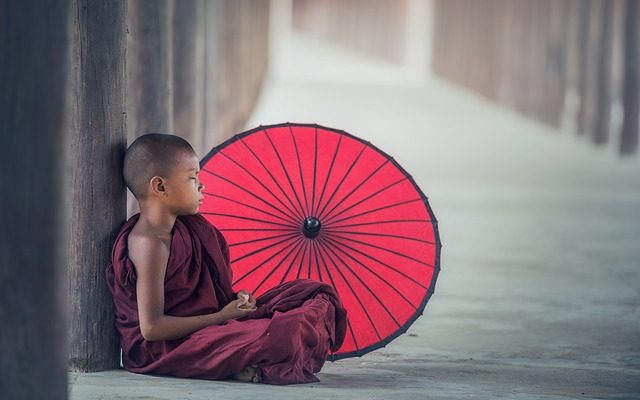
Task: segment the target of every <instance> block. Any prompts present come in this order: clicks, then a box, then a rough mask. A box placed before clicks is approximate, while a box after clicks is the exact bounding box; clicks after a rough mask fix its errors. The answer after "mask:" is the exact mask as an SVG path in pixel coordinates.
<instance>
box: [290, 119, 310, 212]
mask: <svg viewBox="0 0 640 400" xmlns="http://www.w3.org/2000/svg"><path fill="white" fill-rule="evenodd" d="M289 132H290V133H291V140H292V141H293V146H294V147H295V149H296V157H297V158H298V171H299V172H300V182H302V194H303V195H304V205H305V209H304V211H305V213H306V214H307V215H309V200H308V199H307V191H306V190H305V185H304V177H303V176H302V162H300V152H299V151H298V144H297V143H296V138H295V137H294V136H293V129H291V125H289Z"/></svg>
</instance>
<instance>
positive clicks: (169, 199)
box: [164, 153, 204, 215]
mask: <svg viewBox="0 0 640 400" xmlns="http://www.w3.org/2000/svg"><path fill="white" fill-rule="evenodd" d="M199 172H200V165H199V162H198V157H196V155H195V154H189V153H183V154H182V155H181V156H180V158H179V162H178V164H177V165H176V167H175V168H174V169H173V171H172V172H171V176H170V177H168V178H165V190H166V192H167V194H166V196H165V199H164V201H165V204H166V205H167V206H168V207H169V208H170V210H171V211H172V213H174V214H175V215H186V214H195V213H197V212H198V208H199V207H200V205H201V204H202V200H203V199H204V195H203V194H202V190H203V189H204V185H202V184H201V183H200V180H199V179H198V173H199Z"/></svg>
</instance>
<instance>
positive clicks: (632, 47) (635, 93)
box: [619, 0, 640, 154]
mask: <svg viewBox="0 0 640 400" xmlns="http://www.w3.org/2000/svg"><path fill="white" fill-rule="evenodd" d="M638 3H639V2H638V0H627V1H626V7H625V17H626V21H625V27H624V66H623V69H624V87H623V94H622V96H623V99H622V103H623V109H624V120H623V123H622V132H621V137H620V147H619V151H620V153H622V154H632V153H635V152H636V151H637V149H638V135H639V132H638V131H639V129H638V125H639V123H640V29H639V28H638V21H640V4H638Z"/></svg>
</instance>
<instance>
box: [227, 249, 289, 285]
mask: <svg viewBox="0 0 640 400" xmlns="http://www.w3.org/2000/svg"><path fill="white" fill-rule="evenodd" d="M298 240H299V239H298ZM279 243H282V242H279ZM279 243H277V244H279ZM274 245H275V244H274ZM269 247H272V246H267V247H265V248H269ZM265 248H263V249H262V250H264V249H265ZM286 249H287V248H286V247H283V248H282V249H280V250H278V251H277V252H275V253H273V254H272V255H271V256H270V257H269V258H267V259H266V260H264V261H263V262H261V263H260V264H258V265H256V266H255V267H253V269H251V270H249V271H248V272H246V273H245V274H244V275H242V276H241V277H240V278H238V279H236V280H235V281H234V282H233V284H232V285H236V284H237V283H238V282H240V281H241V280H243V279H244V278H246V277H247V276H249V275H251V274H252V273H254V272H255V271H256V270H258V268H260V267H262V266H263V265H265V264H266V263H267V262H268V261H271V259H272V258H274V257H275V256H277V255H278V254H280V253H282V252H283V251H285V250H286ZM262 250H261V251H262ZM243 257H244V256H243ZM235 261H237V260H234V261H232V262H231V263H230V264H233V263H234V262H235Z"/></svg>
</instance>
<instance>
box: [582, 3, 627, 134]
mask: <svg viewBox="0 0 640 400" xmlns="http://www.w3.org/2000/svg"><path fill="white" fill-rule="evenodd" d="M600 7H601V11H600V21H599V23H600V40H599V42H598V50H597V51H598V74H597V80H598V85H597V94H596V98H597V100H595V105H596V110H597V112H596V121H595V126H594V131H593V133H592V137H593V141H594V142H595V143H596V144H599V145H601V144H605V143H607V140H608V138H609V123H610V121H611V104H612V102H613V101H612V98H613V97H612V87H611V86H612V83H611V82H612V79H611V55H612V48H613V43H612V36H613V2H612V1H609V0H604V1H603V2H602V4H601V6H600ZM637 22H638V21H636V23H637Z"/></svg>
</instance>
